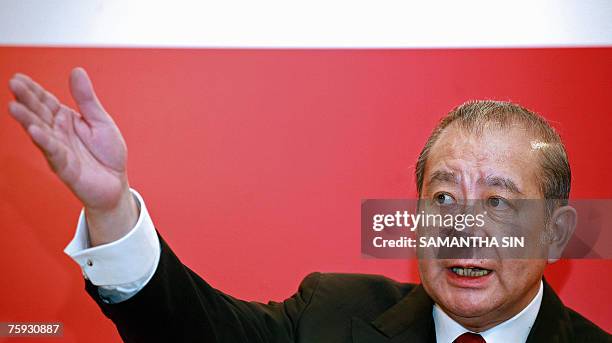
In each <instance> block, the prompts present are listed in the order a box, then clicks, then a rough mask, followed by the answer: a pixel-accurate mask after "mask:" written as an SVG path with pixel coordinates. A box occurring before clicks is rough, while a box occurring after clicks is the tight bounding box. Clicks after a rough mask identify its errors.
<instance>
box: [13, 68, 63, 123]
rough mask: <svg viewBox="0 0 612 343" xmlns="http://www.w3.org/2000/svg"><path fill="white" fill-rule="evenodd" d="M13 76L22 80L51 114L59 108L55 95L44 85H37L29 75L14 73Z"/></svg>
mask: <svg viewBox="0 0 612 343" xmlns="http://www.w3.org/2000/svg"><path fill="white" fill-rule="evenodd" d="M15 78H17V79H18V80H19V81H22V82H23V83H24V84H25V85H26V86H27V87H28V89H29V90H30V91H31V92H32V93H34V95H36V97H37V98H38V100H39V101H40V102H41V103H42V104H43V105H45V106H46V107H47V108H48V109H49V111H51V113H52V114H55V112H57V111H58V110H59V107H60V102H59V100H57V98H56V97H55V95H53V94H52V93H51V92H49V91H47V90H46V89H45V88H44V87H42V86H41V85H39V84H38V83H37V82H36V81H34V80H32V79H31V78H30V77H29V76H27V75H25V74H21V73H17V74H15Z"/></svg>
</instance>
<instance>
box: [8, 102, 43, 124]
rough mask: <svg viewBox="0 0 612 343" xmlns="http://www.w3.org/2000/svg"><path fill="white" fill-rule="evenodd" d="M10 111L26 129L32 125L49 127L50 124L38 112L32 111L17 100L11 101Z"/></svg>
mask: <svg viewBox="0 0 612 343" xmlns="http://www.w3.org/2000/svg"><path fill="white" fill-rule="evenodd" d="M9 113H10V114H11V116H12V117H13V118H15V120H17V122H19V124H21V126H23V128H24V129H26V130H27V129H28V127H30V126H31V125H35V126H39V127H43V128H47V129H48V128H49V127H48V125H47V124H46V123H45V122H43V121H42V119H40V117H38V116H37V115H36V114H34V113H33V112H32V111H30V110H29V109H28V108H27V107H25V106H24V105H23V104H21V103H19V102H17V101H11V102H10V103H9Z"/></svg>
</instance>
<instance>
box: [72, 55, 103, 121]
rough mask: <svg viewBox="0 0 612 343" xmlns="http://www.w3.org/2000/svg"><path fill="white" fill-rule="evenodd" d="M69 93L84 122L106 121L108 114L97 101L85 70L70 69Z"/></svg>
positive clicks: (79, 68)
mask: <svg viewBox="0 0 612 343" xmlns="http://www.w3.org/2000/svg"><path fill="white" fill-rule="evenodd" d="M70 93H71V94H72V98H73V99H74V101H75V102H76V104H77V106H78V107H79V111H80V112H81V114H82V115H83V118H84V119H85V121H87V122H88V123H92V122H95V121H104V120H108V114H107V113H106V111H105V110H104V108H103V107H102V104H100V101H98V97H97V96H96V93H95V92H94V89H93V85H92V84H91V80H90V79H89V76H87V72H85V69H83V68H81V67H78V68H74V69H72V72H71V73H70Z"/></svg>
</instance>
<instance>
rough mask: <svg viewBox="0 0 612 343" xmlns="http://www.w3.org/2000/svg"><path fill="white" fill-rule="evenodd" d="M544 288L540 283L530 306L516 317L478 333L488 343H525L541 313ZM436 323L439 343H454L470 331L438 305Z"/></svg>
mask: <svg viewBox="0 0 612 343" xmlns="http://www.w3.org/2000/svg"><path fill="white" fill-rule="evenodd" d="M543 293H544V286H543V284H542V281H540V289H539V290H538V293H537V294H536V296H535V297H534V298H533V300H531V302H530V303H529V305H527V307H525V308H524V309H523V310H522V311H521V312H519V313H517V314H516V315H515V316H514V317H512V318H510V319H508V320H506V321H505V322H503V323H501V324H498V325H496V326H494V327H492V328H490V329H488V330H486V331H483V332H478V334H480V335H481V336H482V338H484V340H485V341H486V342H487V343H500V342H501V343H503V342H513V343H525V342H526V341H527V336H529V331H530V330H531V327H532V326H533V323H534V322H535V320H536V317H537V316H538V312H539V311H540V305H541V304H542V294H543ZM433 317H434V323H435V326H436V341H437V342H438V343H452V342H453V341H454V340H455V339H457V337H459V336H461V335H462V334H464V333H466V332H473V331H470V330H468V329H466V328H464V327H463V326H461V324H459V323H457V322H456V321H454V320H453V319H452V318H451V317H449V316H448V315H447V314H446V312H444V311H443V310H442V309H441V308H440V306H438V305H437V304H436V305H434V308H433Z"/></svg>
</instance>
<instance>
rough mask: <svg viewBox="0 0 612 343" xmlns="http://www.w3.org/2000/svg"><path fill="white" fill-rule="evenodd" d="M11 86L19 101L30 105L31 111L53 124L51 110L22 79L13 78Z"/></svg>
mask: <svg viewBox="0 0 612 343" xmlns="http://www.w3.org/2000/svg"><path fill="white" fill-rule="evenodd" d="M9 87H10V89H11V91H12V92H13V94H14V95H15V98H16V99H17V100H18V101H19V102H21V103H22V104H24V105H25V106H26V107H28V109H30V111H32V112H33V113H35V114H36V115H37V116H39V117H40V118H41V119H42V120H43V121H44V122H45V123H47V124H49V125H50V124H51V121H52V120H53V114H52V113H51V111H50V110H49V109H48V108H47V107H46V106H44V105H43V104H42V103H41V102H40V101H39V100H38V98H37V97H36V95H34V93H32V91H30V90H29V89H28V87H27V86H26V85H25V84H24V83H23V82H22V81H21V80H18V79H17V78H12V79H11V80H10V81H9Z"/></svg>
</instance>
